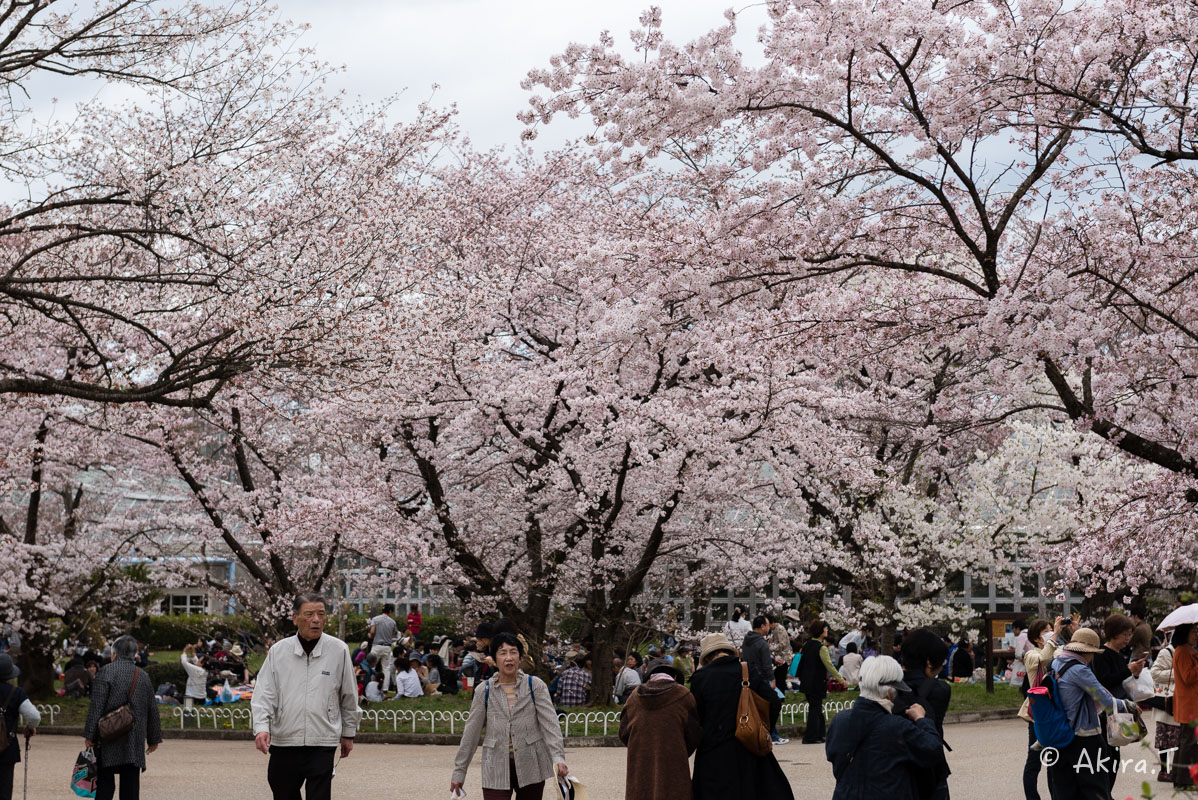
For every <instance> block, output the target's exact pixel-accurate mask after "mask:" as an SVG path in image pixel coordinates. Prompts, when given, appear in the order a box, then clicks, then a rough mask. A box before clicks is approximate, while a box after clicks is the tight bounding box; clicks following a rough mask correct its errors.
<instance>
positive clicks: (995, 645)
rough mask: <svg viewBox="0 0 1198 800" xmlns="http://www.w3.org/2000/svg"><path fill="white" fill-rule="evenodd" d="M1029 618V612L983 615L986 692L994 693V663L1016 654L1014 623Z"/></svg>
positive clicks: (1000, 612) (993, 612) (997, 612)
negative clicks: (1001, 658) (1002, 657)
mask: <svg viewBox="0 0 1198 800" xmlns="http://www.w3.org/2000/svg"><path fill="white" fill-rule="evenodd" d="M1025 617H1027V612H1019V611H1016V612H1011V611H991V612H988V613H986V614H983V615H982V637H983V638H984V639H985V640H986V691H987V692H990V693H993V692H994V661H995V659H996V658H997V657H998V656H1004V657H1005V656H1007V655H1011V656H1013V655H1014V654H1015V631H1014V629H1013V626H1012V623H1013V622H1014V621H1015V620H1017V619H1024V618H1025Z"/></svg>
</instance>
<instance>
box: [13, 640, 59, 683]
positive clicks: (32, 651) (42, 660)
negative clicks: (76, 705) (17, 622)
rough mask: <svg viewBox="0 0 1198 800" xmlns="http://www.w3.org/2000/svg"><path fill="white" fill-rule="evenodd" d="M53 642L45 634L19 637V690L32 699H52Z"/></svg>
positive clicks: (55, 676) (54, 676) (53, 678)
mask: <svg viewBox="0 0 1198 800" xmlns="http://www.w3.org/2000/svg"><path fill="white" fill-rule="evenodd" d="M53 650H54V642H53V641H51V639H50V636H49V635H47V634H35V635H33V636H23V637H21V650H20V652H19V653H18V654H17V659H16V661H17V668H18V669H20V670H21V688H22V689H24V690H25V694H27V695H29V696H30V697H31V698H34V699H44V698H52V697H54V696H55V695H54V680H55V678H57V677H58V676H57V674H55V672H54V656H53Z"/></svg>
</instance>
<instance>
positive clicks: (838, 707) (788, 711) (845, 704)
mask: <svg viewBox="0 0 1198 800" xmlns="http://www.w3.org/2000/svg"><path fill="white" fill-rule="evenodd" d="M852 705H853V701H852V700H836V701H831V700H825V701H824V719H830V718H832V717H834V716H836V715H837V714H839V713H840V712H841V711H844V710H845V709H846V708H849V707H851V706H852ZM807 711H808V706H807V704H806V703H786V704H785V705H783V706H782V713H781V714H779V715H778V722H779V723H781V724H783V725H794V724H795V720H796V719H797V720H801V721H802V722H804V723H806V722H807Z"/></svg>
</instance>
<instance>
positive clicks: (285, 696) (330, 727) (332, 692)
mask: <svg viewBox="0 0 1198 800" xmlns="http://www.w3.org/2000/svg"><path fill="white" fill-rule="evenodd" d="M293 609H294V611H295V617H294V621H295V627H296V630H297V631H298V633H297V635H295V636H289V637H287V638H286V639H283V640H281V641H279V642H278V643H276V644H275V645H274V647H272V648H270V651H269V652H268V653H267V654H266V661H265V662H263V664H262V669H261V670H260V671H259V672H258V682H257V683H256V684H255V686H254V699H253V701H252V706H253V711H254V743H255V745H256V746H257V748H258V749H259V750H261V751H262V752H263V753H269V754H270V764H269V766H268V767H267V768H266V780H267V782H268V783H269V784H270V788H271V791H272V792H273V793H274V797H275V800H298V798H299V796H300V788H301V787H302V786H304V784H305V782H306V783H307V788H306V791H305V796H306V797H307V800H328V799H329V798H330V797H331V792H332V785H333V765H334V764H333V760H334V757H335V756H336V753H337V748H338V746H340V748H341V757H342V758H346V757H348V756H349V753H350V751H351V750H353V747H354V734H355V733H357V730H358V715H359V712H358V685H357V682H356V681H355V680H354V665H353V661H352V660H351V659H350V655H349V647H348V646H347V645H346V644H345V642H343V641H341V640H340V639H337V638H335V637H333V636H327V635H325V634H324V624H325V620H326V618H327V615H328V605H327V604H326V603H325V600H324V598H323V597H321V596H320V595H318V594H301V595H300V596H298V597H297V598H295V602H294V604H293Z"/></svg>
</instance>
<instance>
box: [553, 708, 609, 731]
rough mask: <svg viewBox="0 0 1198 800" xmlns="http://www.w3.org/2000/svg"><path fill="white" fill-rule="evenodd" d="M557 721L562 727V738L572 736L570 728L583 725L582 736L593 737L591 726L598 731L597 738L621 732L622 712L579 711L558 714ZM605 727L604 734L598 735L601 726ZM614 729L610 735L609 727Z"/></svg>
mask: <svg viewBox="0 0 1198 800" xmlns="http://www.w3.org/2000/svg"><path fill="white" fill-rule="evenodd" d="M557 721H558V722H559V723H560V724H561V726H562V736H569V735H570V726H571V725H576V724H579V723H581V724H582V735H583V736H591V735H592V734H591V726H592V725H594V726H595V729H596V733H595V734H594V735H595V736H609V735H614V734H615V733H616V732H617V731H619V730H620V712H618V711H578V712H574V713H566V714H558V715H557ZM600 725H602V726H603V733H598V729H599V726H600ZM609 726H610V727H613V728H615V730H613V731H612V732H611V733H608V727H609Z"/></svg>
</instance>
